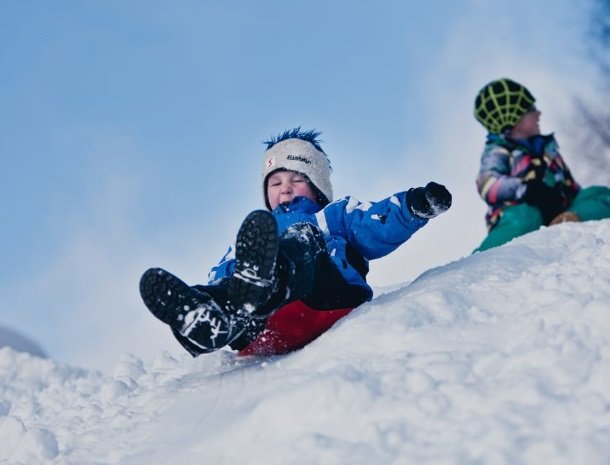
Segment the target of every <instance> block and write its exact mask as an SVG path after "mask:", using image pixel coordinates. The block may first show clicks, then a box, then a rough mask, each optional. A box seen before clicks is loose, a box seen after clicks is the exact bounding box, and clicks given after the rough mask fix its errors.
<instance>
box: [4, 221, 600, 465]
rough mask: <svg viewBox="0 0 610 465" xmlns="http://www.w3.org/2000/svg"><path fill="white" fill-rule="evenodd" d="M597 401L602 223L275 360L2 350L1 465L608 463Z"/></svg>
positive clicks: (501, 251) (407, 294)
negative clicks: (84, 360) (97, 361)
mask: <svg viewBox="0 0 610 465" xmlns="http://www.w3.org/2000/svg"><path fill="white" fill-rule="evenodd" d="M406 246H408V245H406ZM135 286H136V284H134V289H135ZM109 343H112V342H111V341H109ZM75 350H78V348H75ZM609 388H610V221H608V220H606V221H600V222H589V223H583V224H563V225H559V226H554V227H551V228H543V229H542V230H541V231H538V232H536V233H533V234H531V235H528V236H526V237H523V238H520V239H517V240H515V241H513V242H511V243H510V244H507V245H506V246H504V247H500V248H497V249H493V250H489V251H487V252H484V253H479V254H475V255H472V256H468V257H466V258H463V259H461V260H459V261H456V262H454V263H450V264H448V265H445V266H442V267H439V268H435V269H433V270H430V271H428V272H426V273H424V274H423V275H422V276H420V277H419V278H418V279H416V280H415V281H414V282H412V283H410V284H405V285H404V286H403V287H402V288H400V289H397V290H395V291H392V292H390V293H387V294H384V295H381V296H379V297H377V298H375V299H374V300H373V301H372V302H370V303H368V304H366V305H363V306H362V307H360V308H359V309H357V310H356V311H354V312H352V314H350V315H349V316H348V317H346V318H345V319H343V320H341V321H340V322H339V323H338V324H337V325H335V327H333V328H332V329H331V330H330V331H329V332H327V333H326V334H325V335H323V336H322V337H321V338H319V339H318V340H316V341H314V342H313V343H312V344H310V345H309V346H307V347H306V348H304V349H303V350H301V351H299V352H296V353H293V354H290V355H287V356H283V357H276V358H265V359H260V358H237V357H235V355H234V354H233V353H231V352H224V351H221V352H217V353H214V354H210V355H204V356H201V357H199V358H197V359H191V358H190V357H189V356H188V355H186V354H185V356H184V357H183V358H180V359H175V358H172V357H170V356H169V355H167V354H159V357H158V358H157V359H156V360H155V361H154V362H151V363H150V364H145V363H143V362H142V361H141V360H140V359H137V358H135V357H133V356H129V355H125V356H124V357H123V359H122V360H120V361H119V362H118V363H117V365H116V368H115V371H114V374H113V375H112V376H108V375H103V374H101V373H99V372H95V371H89V370H86V369H83V368H76V367H71V366H66V365H62V364H58V363H57V362H55V361H53V360H49V359H42V358H36V357H34V356H32V355H30V354H26V353H20V352H16V351H14V350H12V349H10V348H4V349H0V463H2V464H11V465H13V464H24V465H35V464H62V465H68V464H70V465H102V464H121V465H130V464H142V465H167V464H180V465H200V464H215V465H220V464H232V465H234V464H265V465H273V464H278V465H279V464H282V465H286V464H303V465H305V464H367V465H370V464H405V463H413V464H434V465H443V464H456V465H457V464H460V465H466V464H472V465H475V464H486V465H490V464H507V465H508V464H510V465H517V464H532V465H540V464H554V465H557V464H566V465H568V464H569V465H573V464H587V465H596V464H608V463H610V440H609V438H610V389H609Z"/></svg>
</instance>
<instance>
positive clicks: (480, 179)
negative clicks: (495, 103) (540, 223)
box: [476, 133, 580, 229]
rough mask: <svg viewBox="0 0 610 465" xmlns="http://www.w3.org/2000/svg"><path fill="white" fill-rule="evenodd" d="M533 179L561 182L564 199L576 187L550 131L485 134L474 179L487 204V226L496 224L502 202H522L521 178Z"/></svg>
mask: <svg viewBox="0 0 610 465" xmlns="http://www.w3.org/2000/svg"><path fill="white" fill-rule="evenodd" d="M533 179H538V180H541V181H543V182H544V183H545V184H547V185H549V186H550V187H554V186H556V185H559V186H561V190H562V193H563V195H564V196H565V197H566V199H567V201H568V203H569V202H571V201H572V200H573V199H574V197H575V196H576V194H577V193H578V192H579V191H580V186H579V185H578V183H576V181H575V180H574V178H573V177H572V174H571V173H570V170H569V168H568V166H567V165H566V164H565V162H564V160H563V158H562V157H561V154H560V153H559V148H558V145H557V142H556V141H555V136H554V135H553V134H549V135H538V136H534V137H530V138H529V139H518V140H513V139H510V138H508V137H505V136H503V135H499V134H491V133H490V134H488V135H487V141H486V143H485V150H484V151H483V155H482V156H481V167H480V170H479V174H478V176H477V179H476V183H477V189H478V191H479V194H480V195H481V198H482V199H483V200H484V201H485V202H486V203H487V205H488V206H489V208H488V210H487V214H486V215H485V220H486V222H487V227H488V229H491V228H493V227H494V226H495V225H496V224H497V222H498V220H499V219H500V216H501V215H502V212H503V210H504V208H505V207H506V206H509V205H517V204H519V203H521V202H522V197H523V194H524V193H525V188H526V186H525V182H527V181H530V180H533Z"/></svg>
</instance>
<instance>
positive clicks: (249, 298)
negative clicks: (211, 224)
mask: <svg viewBox="0 0 610 465" xmlns="http://www.w3.org/2000/svg"><path fill="white" fill-rule="evenodd" d="M278 247H279V238H278V227H277V222H276V220H275V218H274V217H273V215H272V214H271V213H269V212H268V211H265V210H255V211H253V212H252V213H250V214H249V215H248V216H247V217H246V219H245V220H244V222H243V223H242V225H241V227H240V229H239V232H238V233H237V239H236V241H235V270H234V271H233V276H232V277H231V278H229V282H228V289H227V291H228V299H229V303H230V304H231V305H232V306H233V307H234V309H235V311H236V313H237V314H238V315H250V316H251V318H266V317H267V316H269V314H268V312H267V311H266V310H264V307H265V303H266V302H267V300H269V297H270V296H271V295H272V294H273V292H274V291H275V290H276V288H277V286H278V267H277V255H278Z"/></svg>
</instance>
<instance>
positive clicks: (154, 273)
mask: <svg viewBox="0 0 610 465" xmlns="http://www.w3.org/2000/svg"><path fill="white" fill-rule="evenodd" d="M140 294H141V296H142V300H144V304H145V305H146V307H148V309H149V310H150V311H151V313H152V314H153V315H155V316H156V317H157V318H158V319H159V320H161V321H163V322H164V323H167V324H168V325H169V326H170V327H171V328H172V331H173V332H174V334H179V335H181V336H183V337H186V338H188V339H189V340H190V341H191V342H193V343H194V344H195V345H196V346H197V348H198V349H199V352H200V353H205V352H212V351H214V350H217V349H220V348H221V347H223V346H225V345H227V344H229V343H230V342H231V341H233V340H234V339H235V338H236V337H238V336H239V334H240V333H241V330H242V328H241V327H240V326H241V325H238V324H235V323H236V322H235V321H234V318H231V315H230V314H228V313H227V312H226V309H224V308H222V307H221V305H219V303H218V302H216V301H215V300H214V299H213V298H212V297H211V296H210V295H209V294H207V293H205V292H201V291H199V290H196V289H194V288H191V287H189V286H188V285H187V284H186V283H185V282H183V281H182V280H180V279H179V278H177V277H176V276H174V275H173V274H171V273H170V272H168V271H165V270H163V269H161V268H151V269H149V270H147V271H146V272H145V273H144V274H143V275H142V278H141V279H140Z"/></svg>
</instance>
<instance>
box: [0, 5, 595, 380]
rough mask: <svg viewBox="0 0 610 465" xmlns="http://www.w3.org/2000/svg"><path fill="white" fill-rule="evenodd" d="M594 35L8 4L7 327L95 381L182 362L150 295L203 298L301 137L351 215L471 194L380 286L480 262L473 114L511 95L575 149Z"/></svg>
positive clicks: (481, 15)
mask: <svg viewBox="0 0 610 465" xmlns="http://www.w3.org/2000/svg"><path fill="white" fill-rule="evenodd" d="M532 3H534V4H533V5H532ZM586 15H587V3H586V2H581V3H579V4H578V6H574V3H573V2H570V1H568V0H560V1H557V2H553V7H552V8H551V7H550V6H549V4H548V3H547V2H531V1H529V0H516V1H514V2H511V3H510V5H507V4H506V2H500V1H482V0H472V1H462V2H455V1H452V0H442V1H441V0H437V1H426V2H404V1H398V0H396V1H384V0H382V1H380V2H348V1H345V0H339V1H320V0H314V1H311V2H307V3H305V4H303V3H294V2H280V1H265V2H252V1H245V0H235V1H222V2H221V1H176V2H171V3H169V2H158V1H147V2H141V1H128V2H119V1H104V2H101V1H92V2H69V1H58V2H43V1H23V2H18V1H3V2H0V69H2V72H1V73H0V176H1V182H0V198H1V199H2V200H1V202H2V211H3V218H4V221H3V222H2V223H3V224H2V228H0V244H1V257H0V258H1V262H2V266H1V268H0V325H4V326H7V327H10V328H13V329H16V330H19V331H22V332H23V333H25V334H27V335H28V336H30V337H32V338H33V339H35V340H36V341H37V342H38V343H39V344H40V345H41V346H42V347H43V348H45V349H46V351H47V352H48V353H49V354H50V355H51V356H53V357H54V358H57V359H58V360H60V361H66V362H69V363H75V364H80V365H82V366H91V367H99V368H104V369H105V368H108V367H110V366H113V364H114V363H115V362H116V360H117V357H119V356H120V354H121V353H124V352H131V353H134V354H136V355H138V356H141V357H147V356H154V355H155V354H157V353H158V352H159V351H160V350H168V351H170V352H172V353H179V351H180V349H179V348H178V347H177V345H176V344H175V343H174V341H173V340H172V338H171V336H170V335H169V332H168V331H167V330H166V328H165V327H164V326H163V325H162V324H161V323H159V322H157V321H156V320H154V319H153V318H152V317H151V316H150V315H148V313H147V312H146V310H145V308H144V306H143V305H142V303H141V302H140V301H139V296H138V293H137V284H138V279H139V276H140V274H141V273H142V272H143V271H144V270H145V269H146V268H148V267H151V266H162V267H165V268H167V269H169V270H170V271H173V272H175V273H176V274H178V275H180V276H182V277H184V279H186V280H187V281H188V282H190V283H193V284H194V283H198V282H202V281H205V279H206V276H207V271H208V269H209V268H210V267H211V266H212V265H213V264H215V263H216V261H217V260H218V259H219V258H220V257H221V256H222V254H223V253H224V251H225V250H226V247H227V246H228V244H229V243H230V242H231V241H232V239H233V235H234V233H235V231H236V229H237V227H238V226H239V224H240V222H241V219H242V218H243V217H244V216H245V215H246V214H247V213H248V212H249V211H250V210H253V209H255V208H261V207H262V206H263V205H262V193H261V179H260V174H259V165H260V160H261V155H262V150H263V148H264V146H263V145H262V142H263V141H264V140H266V139H267V138H269V137H270V136H273V135H274V134H277V133H278V132H281V131H283V130H284V129H287V128H292V127H294V126H299V125H300V126H302V127H303V128H305V129H310V128H316V129H318V130H320V131H322V132H323V135H322V139H323V140H324V141H325V142H324V143H323V147H324V148H325V150H326V152H327V153H328V154H329V156H330V158H331V161H332V163H333V166H334V173H333V184H334V190H335V195H336V197H342V196H344V195H348V194H351V195H354V196H356V197H358V198H361V199H362V200H377V199H381V198H383V197H385V196H387V195H389V194H391V193H393V192H398V191H401V190H405V189H408V188H409V187H414V186H418V185H423V184H425V183H426V182H428V181H430V180H436V181H438V182H442V183H444V184H446V185H447V186H448V188H449V189H450V190H451V191H452V192H453V193H454V207H453V208H452V210H451V211H450V212H449V213H447V215H445V216H444V217H442V218H439V219H438V220H435V221H434V222H431V223H430V224H429V225H428V226H427V227H426V228H425V229H423V230H422V231H420V232H418V234H417V235H416V236H415V237H414V238H413V239H412V240H411V241H409V242H408V243H407V244H405V245H404V246H403V247H402V248H401V249H399V251H397V252H396V253H395V254H393V255H392V256H390V257H387V258H384V259H382V260H379V261H377V262H376V263H374V264H373V266H372V272H371V276H370V280H371V282H372V283H373V284H374V285H375V286H378V287H384V286H389V285H394V284H397V283H404V282H407V281H409V280H411V279H413V278H414V277H416V276H417V275H418V274H420V273H421V272H423V271H424V270H426V269H428V268H430V267H433V266H438V265H443V264H445V263H447V262H448V261H451V260H455V259H458V258H460V257H462V256H465V255H467V254H469V253H470V251H471V250H472V249H473V248H474V247H476V245H478V243H479V242H480V241H481V240H482V238H483V237H484V234H485V229H484V222H483V215H484V211H485V206H484V204H483V203H482V201H481V200H480V199H479V198H478V196H477V193H476V191H475V187H474V177H475V175H476V170H477V169H478V159H479V154H480V151H481V148H482V141H483V138H484V135H485V134H484V131H483V129H482V128H481V127H479V126H478V125H477V123H476V122H475V121H474V119H473V117H472V102H473V99H474V96H475V95H476V92H477V91H478V89H479V88H480V87H481V86H482V85H484V84H485V83H486V82H488V81H490V80H492V79H495V78H497V77H501V76H510V77H512V78H513V79H516V80H519V81H521V82H523V83H524V84H526V85H528V87H530V90H532V92H533V93H534V95H535V96H536V97H537V98H538V103H540V106H541V108H542V110H543V116H542V126H543V130H545V131H551V130H554V131H559V130H560V129H561V124H562V122H563V121H564V120H565V116H566V112H567V109H568V106H567V103H566V102H568V101H569V99H570V94H571V93H578V92H580V91H583V89H587V88H588V87H590V86H589V85H587V79H589V76H591V70H590V67H589V65H588V64H587V60H586V57H584V42H583V37H584V27H585V20H586ZM558 96H559V98H558ZM559 139H560V143H561V136H560V135H559ZM565 156H566V158H567V160H568V163H570V161H571V158H570V155H569V154H565ZM572 169H573V171H574V172H575V174H576V175H577V176H578V169H575V167H574V166H572Z"/></svg>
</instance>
